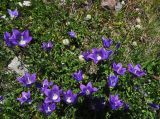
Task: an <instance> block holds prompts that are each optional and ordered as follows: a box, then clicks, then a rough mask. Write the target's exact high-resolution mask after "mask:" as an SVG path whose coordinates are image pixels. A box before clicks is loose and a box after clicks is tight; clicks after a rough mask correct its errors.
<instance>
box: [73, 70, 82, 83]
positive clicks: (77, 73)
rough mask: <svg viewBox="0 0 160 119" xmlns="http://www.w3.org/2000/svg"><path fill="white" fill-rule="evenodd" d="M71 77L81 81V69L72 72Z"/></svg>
mask: <svg viewBox="0 0 160 119" xmlns="http://www.w3.org/2000/svg"><path fill="white" fill-rule="evenodd" d="M72 77H73V78H74V79H76V81H81V80H82V79H83V73H82V70H79V71H77V72H75V73H73V74H72Z"/></svg>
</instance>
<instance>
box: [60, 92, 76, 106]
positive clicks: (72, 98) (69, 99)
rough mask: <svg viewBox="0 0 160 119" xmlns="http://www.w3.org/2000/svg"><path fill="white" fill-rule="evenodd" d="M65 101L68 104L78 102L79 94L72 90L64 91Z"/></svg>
mask: <svg viewBox="0 0 160 119" xmlns="http://www.w3.org/2000/svg"><path fill="white" fill-rule="evenodd" d="M63 95H64V101H65V102H66V103H67V104H71V103H72V104H73V103H75V102H76V99H77V94H73V92H72V90H68V91H67V92H64V94H63Z"/></svg>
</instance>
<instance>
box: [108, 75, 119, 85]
mask: <svg viewBox="0 0 160 119" xmlns="http://www.w3.org/2000/svg"><path fill="white" fill-rule="evenodd" d="M117 83H118V76H115V75H110V76H109V77H108V86H109V87H115V86H116V85H117Z"/></svg>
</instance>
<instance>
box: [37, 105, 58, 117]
mask: <svg viewBox="0 0 160 119" xmlns="http://www.w3.org/2000/svg"><path fill="white" fill-rule="evenodd" d="M55 109H56V105H55V103H43V104H42V106H41V107H40V108H39V110H40V111H41V112H43V113H45V114H46V115H50V114H51V113H52V112H53V111H54V110H55Z"/></svg>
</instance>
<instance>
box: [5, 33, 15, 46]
mask: <svg viewBox="0 0 160 119" xmlns="http://www.w3.org/2000/svg"><path fill="white" fill-rule="evenodd" d="M4 41H5V42H6V45H7V46H8V47H11V46H14V44H13V43H12V39H11V34H10V33H9V32H5V33H4Z"/></svg>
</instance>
